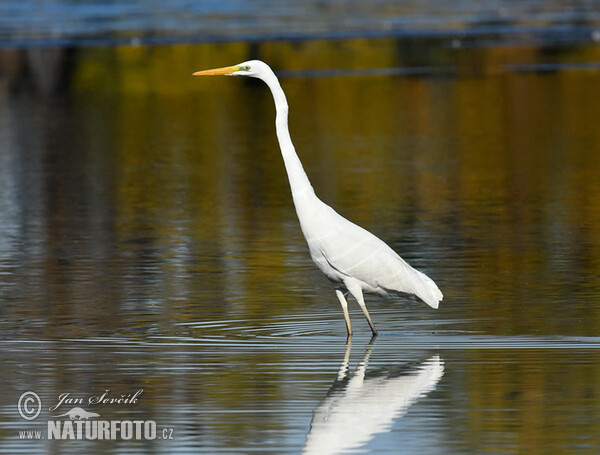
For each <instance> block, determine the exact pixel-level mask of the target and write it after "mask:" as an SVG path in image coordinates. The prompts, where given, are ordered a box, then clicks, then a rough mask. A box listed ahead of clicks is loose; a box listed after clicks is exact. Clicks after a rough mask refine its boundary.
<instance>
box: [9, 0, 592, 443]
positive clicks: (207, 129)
mask: <svg viewBox="0 0 600 455" xmlns="http://www.w3.org/2000/svg"><path fill="white" fill-rule="evenodd" d="M459 3H460V5H462V7H464V8H467V7H468V5H469V4H471V2H459ZM141 4H142V3H135V2H133V3H131V4H127V5H128V6H127V5H126V4H124V3H119V2H117V3H116V4H115V5H117V6H120V7H125V6H127V8H130V9H129V10H128V11H130V14H132V15H133V16H132V17H134V16H135V17H146V16H144V15H143V14H142V15H141V16H140V14H141V12H140V11H141V10H139V5H141ZM259 4H261V3H260V2H259ZM11 5H12V6H11ZM54 5H55V7H56V8H57V11H62V10H61V9H60V8H61V7H62V6H61V5H62V3H61V2H55V3H54ZM169 5H170V4H169ZM222 5H223V7H224V8H227V7H228V2H225V3H222ZM324 5H325V6H323V7H328V8H333V7H335V5H337V3H336V2H325V4H324ZM483 5H484V6H485V7H490V8H492V7H491V6H490V4H489V3H485V4H483ZM498 5H499V8H500V9H497V8H496V6H493V8H492V9H494V10H495V11H500V12H501V9H502V5H504V3H503V2H499V3H498ZM520 5H521V7H522V8H526V7H527V5H529V6H530V8H529V11H531V14H532V15H534V16H535V18H536V20H541V18H542V17H546V18H547V19H548V20H550V19H552V17H554V18H555V19H556V21H557V22H556V23H559V25H560V24H563V23H565V22H569V21H570V20H573V21H575V20H579V19H581V17H582V16H580V15H578V14H580V12H582V11H587V10H586V9H585V8H587V7H586V6H585V5H587V3H586V4H585V5H584V6H581V8H579V6H578V5H577V4H576V3H573V5H574V6H573V8H572V9H570V10H569V9H568V8H567V9H565V8H564V7H562V6H560V7H559V6H556V5H554V3H553V2H545V5H546V6H545V7H544V8H546V9H543V8H541V6H540V5H541V3H540V2H524V3H520ZM557 5H558V4H557ZM18 6H19V5H16V3H12V2H8V3H3V4H2V6H0V9H1V8H4V9H6V8H9V7H10V8H13V9H14V10H15V11H16V12H17V13H18V11H17V9H18V8H17V7H18ZM555 6H556V7H557V8H558V9H557V10H556V11H557V12H556V16H551V15H550V16H547V15H546V16H544V15H543V14H541V13H539V12H540V11H542V10H543V11H546V12H547V11H549V10H550V9H552V8H554V7H555ZM45 7H48V8H50V6H47V5H46V6H45ZM89 8H92V7H91V6H90V5H86V4H81V5H80V4H78V6H77V7H73V8H72V9H70V8H68V9H67V10H68V13H69V14H70V15H75V16H77V15H79V16H77V17H79V18H81V17H84V16H85V14H84V13H85V11H90V9H89ZM136 8H137V10H136ZM164 8H170V6H165V7H164ZM278 8H283V7H278ZM289 8H292V7H291V6H289ZM536 8H537V9H536ZM540 8H541V9H540ZM117 9H118V8H117ZM284 10H285V8H283V9H277V8H276V11H277V12H278V14H275V15H274V19H273V22H272V23H273V24H274V23H277V24H279V25H281V23H282V21H283V22H285V17H286V16H285V14H284V12H285V11H284ZM107 11H108V13H110V14H116V13H115V12H114V11H115V10H113V9H110V8H109V9H108V10H107ZM136 11H137V12H136ZM282 11H283V12H282ZM332 11H333V10H332ZM37 13H38V12H36V13H35V14H32V15H31V18H30V19H31V21H32V22H31V23H32V24H33V23H34V22H35V18H36V17H37ZM458 13H460V8H459V9H458V10H456V11H454V12H452V11H450V12H448V14H458ZM538 13H539V14H538ZM22 14H24V13H22ZM110 14H109V16H110ZM331 14H333V13H331ZM389 14H390V17H396V16H394V14H393V12H389ZM396 14H398V15H399V14H400V13H396ZM405 14H406V13H405ZM502 14H504V16H506V15H509V16H510V15H511V14H512V13H511V11H507V12H505V13H502ZM581 14H583V13H581ZM82 15H83V16H82ZM136 15H137V16H136ZM0 16H2V17H3V19H2V20H0V29H2V30H7V29H6V27H7V23H9V22H10V21H9V20H8V19H7V16H5V15H0ZM92 16H93V17H94V21H92V22H93V23H94V25H95V26H97V27H99V29H100V31H99V32H98V30H96V29H95V27H94V26H93V27H91V29H90V31H89V34H87V35H85V36H83V37H82V36H80V35H77V34H78V33H79V32H78V31H77V30H74V31H71V32H69V31H68V30H67V31H64V30H63V29H60V30H59V31H58V32H57V33H56V36H55V38H56V37H58V38H56V40H54V41H53V39H54V38H52V37H51V36H49V35H44V34H45V33H48V30H47V27H50V25H51V22H48V23H47V24H45V26H46V28H45V27H41V28H40V29H39V33H40V36H37V37H36V36H35V34H31V35H28V34H27V33H28V32H27V30H28V28H27V27H24V28H22V30H21V31H23V30H25V32H27V33H25V32H23V33H24V34H22V35H20V38H19V39H23V40H24V41H22V42H21V43H20V44H19V45H16V44H15V43H16V41H14V42H12V44H11V46H10V47H3V48H2V49H0V112H1V114H0V225H1V226H2V235H1V236H0V358H1V360H2V367H3V368H2V372H0V380H1V383H2V384H3V388H2V390H1V391H0V452H1V453H41V452H51V453H52V452H56V453H82V452H88V453H89V452H94V453H96V452H98V453H103V452H108V451H110V452H111V453H149V452H165V453H191V452H201V453H253V452H256V453H274V454H275V453H276V454H280V453H302V452H304V453H335V450H336V449H337V450H338V451H341V452H343V453H348V452H355V451H360V452H370V453H378V454H379V453H390V454H392V453H393V454H396V453H406V454H412V453H439V454H448V453H451V454H454V453H455V454H464V453H484V452H495V453H515V454H516V453H523V452H531V453H556V454H562V453H565V454H567V453H578V454H579V453H583V454H588V453H589V454H596V453H598V451H599V450H600V436H599V435H600V423H599V422H600V415H599V410H600V367H599V366H600V307H598V304H597V303H598V301H599V300H600V280H599V277H600V261H599V259H598V258H600V179H599V178H598V176H599V175H600V160H599V158H598V157H599V156H600V154H599V153H598V151H599V150H600V133H599V131H600V130H599V129H598V128H597V119H598V118H600V111H599V108H598V103H596V102H593V100H597V99H600V83H599V81H600V79H599V77H598V68H599V63H598V62H600V51H599V48H598V46H597V45H596V44H594V43H595V41H594V37H593V33H592V32H593V30H592V29H593V28H594V27H595V25H594V24H595V22H594V21H597V17H596V16H595V15H594V14H591V13H590V14H588V15H585V21H584V22H585V23H583V22H582V23H581V24H582V25H581V24H580V25H581V28H578V29H577V31H576V32H573V33H572V34H569V33H567V35H569V36H570V37H571V38H572V39H563V38H564V37H565V36H566V35H561V34H560V33H558V34H556V33H554V32H556V30H557V29H554V32H549V33H550V35H552V36H553V37H554V38H553V39H549V40H542V42H538V41H537V39H536V40H525V41H526V42H523V41H522V40H520V39H519V40H517V41H518V42H517V43H515V42H513V41H512V39H511V36H512V35H511V33H505V34H504V35H503V39H502V40H500V41H501V42H500V41H498V40H497V39H496V38H497V37H496V36H495V35H494V34H493V33H492V34H491V35H486V36H487V38H489V39H487V38H486V39H483V38H482V37H481V36H479V35H478V36H474V35H473V36H472V38H471V41H469V40H467V39H466V38H465V37H466V35H465V34H463V35H461V36H458V35H457V34H455V33H450V34H439V33H437V32H436V30H437V29H438V28H436V27H432V28H431V29H430V30H429V33H428V34H427V36H423V37H417V36H416V35H415V36H412V37H410V39H406V37H403V38H402V39H388V38H385V39H372V36H371V38H369V39H367V38H366V37H369V36H370V35H369V34H366V35H364V36H362V38H357V39H347V40H322V39H319V40H311V39H309V38H310V36H309V37H305V38H306V39H305V40H304V41H301V42H299V41H285V40H281V41H276V42H275V41H269V40H268V39H263V40H258V41H253V42H251V43H248V42H244V41H237V42H229V43H222V42H221V43H216V42H209V43H204V44H179V45H171V46H143V45H139V44H140V43H141V42H143V40H142V41H140V42H136V43H135V44H136V45H134V46H112V47H103V46H94V47H86V46H81V43H82V42H83V43H85V42H87V41H86V40H88V39H91V38H90V37H94V36H96V35H94V34H95V33H96V32H98V35H97V36H102V39H101V40H100V41H99V42H95V44H106V43H111V44H117V43H119V42H121V41H120V39H121V38H120V37H119V36H117V35H114V33H113V32H114V30H112V29H110V27H120V26H121V25H120V24H122V23H120V22H119V21H112V20H110V21H108V22H107V23H108V24H109V25H110V27H108V28H107V27H104V28H103V27H100V26H99V25H98V24H100V23H101V22H102V21H99V20H98V18H97V16H96V15H92ZM400 16H402V15H400ZM442 16H443V15H441V16H436V17H437V18H438V20H439V21H440V22H443V23H444V24H448V23H450V22H452V21H450V20H448V19H447V17H448V16H446V19H444V17H442ZM15 17H18V15H17V16H15ZM61 17H62V16H61ZM69 17H70V16H69ZM123 17H124V18H126V17H127V16H126V15H125V16H123ZM322 17H323V21H324V22H323V23H324V24H326V23H327V20H328V18H330V17H335V14H333V16H330V15H327V14H324V15H323V16H322ZM402 17H406V16H402ZM418 17H419V18H420V21H421V22H420V23H423V21H426V20H427V14H421V15H419V16H418ZM453 17H454V16H453ZM463 17H464V16H463ZM473 17H475V16H473ZM476 17H477V18H478V20H479V22H480V23H482V22H483V16H482V15H481V14H479V15H476ZM193 18H194V15H193V14H192V15H191V16H190V20H191V19H193ZM569 18H570V19H569ZM567 19H568V20H567ZM65 20H66V19H65ZM123 20H124V21H125V19H123ZM368 21H369V17H368V16H366V17H365V18H364V21H363V22H360V21H359V22H357V27H358V26H362V25H364V24H366V23H368ZM466 22H469V21H466ZM471 22H473V21H471ZM471 22H469V23H471ZM81 23H85V21H83V22H81ZM134 23H135V21H134ZM141 23H142V24H145V25H147V24H149V22H148V21H142V22H141ZM185 23H186V22H185V21H184V24H185ZM378 23H379V22H378ZM418 23H419V21H417V25H418ZM57 24H58V25H57V27H58V26H59V25H60V24H61V22H60V21H59V22H57ZM78 24H79V25H81V24H80V23H78V22H77V21H75V22H73V23H72V26H73V27H75V29H76V27H77V26H78ZM269 24H270V22H268V21H267V24H266V25H267V26H269ZM361 24H362V25H361ZM145 25H144V26H145ZM263 25H264V24H263ZM317 25H318V24H317ZM351 25H352V24H351ZM471 25H472V24H471ZM315 26H316V25H315ZM2 27H4V28H2ZM359 28H360V27H359ZM367 28H368V27H367ZM442 28H444V27H442ZM467 28H469V27H467ZM551 28H552V27H550V28H549V29H547V30H550V29H551ZM559 28H560V27H559ZM131 29H133V30H136V31H139V30H145V29H144V27H141V26H140V27H137V26H134V27H132V28H130V29H128V30H131ZM149 29H152V30H156V28H153V27H150V26H149ZM158 29H160V28H158ZM182 30H185V27H183V28H182ZM236 30H238V32H236V33H238V35H235V34H232V35H230V36H229V37H230V38H231V40H232V41H236V39H239V38H240V37H241V36H242V35H244V34H249V33H250V34H251V33H252V31H248V29H246V28H244V27H240V28H237V29H236ZM268 30H270V29H268V27H267V31H268ZM279 30H281V28H280V29H279ZM496 30H498V29H496ZM503 30H505V31H506V29H503ZM562 30H563V31H564V30H565V29H564V28H563V29H562ZM581 30H583V33H584V34H585V36H587V38H585V39H579V38H577V36H583V35H579V33H580V32H581ZM342 31H347V30H346V29H345V28H342ZM375 31H377V30H375ZM317 32H318V33H317ZM317 32H315V31H314V30H313V31H312V32H311V33H315V36H320V37H323V36H324V35H319V33H321V32H319V31H317ZM4 33H5V32H4ZM261 33H265V35H264V36H270V34H269V33H270V32H269V33H266V32H265V28H264V27H263V28H261ZM289 33H292V34H293V33H295V32H294V30H293V29H290V30H289ZM503 33H504V32H503ZM553 33H554V34H553ZM561 33H562V32H561ZM590 33H592V34H590ZM75 35H77V36H78V38H74V36H75ZM149 35H151V36H154V35H152V33H150V32H149ZM149 35H146V36H149ZM359 35H360V33H359ZM115 36H117V37H118V38H119V39H113V38H114V37H115ZM128 36H129V35H128ZM128 36H127V37H125V41H127V40H128V39H129V37H128ZM165 36H170V37H173V36H175V35H173V34H171V35H170V34H168V33H165ZM264 36H263V38H264ZM378 36H382V35H378ZM391 36H396V35H394V33H392V34H391ZM536 36H537V37H538V38H539V37H541V36H542V35H536ZM107 37H108V38H107ZM111 37H112V38H111ZM236 37H237V38H236ZM542 37H543V36H542ZM30 38H35V39H38V38H39V39H40V40H41V41H42V43H38V44H43V46H42V47H36V46H35V42H34V41H35V39H34V40H33V41H31V40H29V39H30ZM63 38H64V39H66V40H71V41H69V42H70V43H71V46H70V47H68V48H61V47H52V46H49V45H53V46H54V45H56V44H60V39H63ZM198 38H199V39H200V40H203V39H204V38H202V37H198ZM80 39H81V40H82V41H79V40H80ZM169 39H170V38H169ZM28 40H29V41H28ZM226 41H228V40H226ZM76 43H79V44H77V45H74V46H73V44H76ZM5 45H6V43H5ZM20 46H21V47H22V48H19V47H20ZM255 57H259V58H262V59H264V60H266V61H268V62H270V63H272V64H273V66H274V67H275V68H276V69H277V71H278V74H279V75H280V77H281V81H282V85H283V87H284V89H285V90H286V93H287V95H288V99H289V102H290V106H291V110H290V124H291V132H292V137H293V138H294V141H295V144H296V147H297V149H298V153H299V155H300V157H301V159H302V160H303V162H304V165H305V168H306V170H307V173H308V174H309V177H310V178H311V180H312V183H313V186H314V187H315V190H316V191H317V193H318V194H319V195H320V196H321V197H322V199H323V200H325V201H326V202H328V203H330V204H331V205H333V206H334V207H335V208H336V209H338V210H339V211H340V212H341V213H342V214H344V215H345V216H347V217H348V218H350V219H352V220H353V221H355V222H358V223H359V224H361V225H363V226H365V227H367V228H369V229H370V230H372V231H373V232H374V233H375V234H377V235H378V236H379V237H381V238H383V239H385V240H386V242H388V243H389V244H390V245H391V246H392V247H393V248H394V249H396V250H397V251H398V252H399V253H400V254H402V256H403V257H405V258H406V259H407V260H408V261H409V262H410V263H411V264H413V265H414V266H415V267H417V268H419V269H420V270H423V271H425V272H426V273H427V274H428V275H430V276H431V277H432V278H433V279H434V280H435V281H436V282H437V283H438V284H439V286H440V288H441V289H442V291H443V292H444V295H445V298H444V301H443V302H442V305H441V306H440V308H439V309H438V310H432V309H430V308H429V307H426V306H425V305H422V304H418V303H415V302H410V301H407V300H403V299H394V300H388V301H384V300H380V299H376V298H369V299H368V300H367V304H368V306H369V311H370V313H371V315H372V317H373V320H374V322H375V324H376V325H377V327H378V329H379V330H380V332H381V334H380V336H379V337H377V338H376V339H370V336H369V335H370V330H369V328H368V326H367V324H366V321H364V318H363V316H362V314H361V312H360V310H358V309H357V308H355V309H354V310H353V311H352V312H351V319H352V323H353V328H354V330H355V336H354V337H353V339H352V340H350V342H348V341H347V340H346V336H345V326H344V321H343V317H342V314H341V310H340V308H339V304H338V303H337V300H336V298H335V295H334V293H333V291H332V289H331V287H330V285H329V284H328V283H327V282H326V281H325V279H324V278H323V277H322V276H321V275H320V274H319V272H318V271H316V270H315V268H314V266H313V265H312V263H311V260H310V258H309V256H308V253H307V251H306V246H305V244H304V240H303V238H302V235H301V233H300V229H299V226H298V222H297V220H296V215H295V212H294V209H293V206H292V204H291V199H290V194H289V188H288V184H287V181H286V179H285V173H284V169H283V165H282V162H281V157H280V155H279V152H278V148H277V143H276V140H275V135H274V128H273V119H274V118H273V114H274V112H273V106H272V101H271V99H270V96H269V94H268V92H267V91H266V89H265V87H263V86H262V85H261V84H259V83H255V82H256V81H242V80H240V79H239V78H223V80H220V79H216V78H211V79H207V80H198V78H192V77H191V76H190V74H191V73H192V72H193V71H196V70H200V69H204V68H209V67H214V66H220V65H224V64H233V63H237V62H240V61H243V60H246V59H248V58H255ZM351 305H352V303H351ZM27 391H32V392H36V393H37V394H38V396H39V398H40V400H41V402H42V407H41V410H40V414H39V416H38V417H37V418H35V419H33V420H26V419H25V418H24V417H22V416H21V415H20V414H19V412H18V403H19V398H20V397H21V396H22V394H23V393H25V392H27ZM140 391H141V392H140ZM136 393H137V394H138V395H135V394H136ZM65 394H67V395H65ZM103 394H106V396H107V397H109V398H119V397H121V396H123V397H132V396H135V397H136V401H135V402H130V403H126V402H122V403H93V404H91V403H90V402H89V400H90V398H92V400H93V399H94V397H101V396H102V395H103ZM29 397H31V396H30V395H29ZM24 400H25V398H23V400H22V401H21V404H22V405H25V404H26V405H27V406H29V407H30V408H31V406H33V404H34V402H33V401H27V402H25V401H24ZM69 400H73V401H69ZM78 400H80V401H78ZM61 403H62V404H61ZM58 404H60V406H58ZM75 407H81V408H83V409H84V410H85V411H87V412H94V413H96V414H98V416H96V417H93V416H92V417H90V419H89V424H90V425H92V424H93V423H94V422H96V424H98V422H99V421H101V420H102V421H132V420H136V421H137V420H141V421H153V422H156V426H157V439H156V440H142V441H140V440H127V439H126V440H123V439H122V438H117V439H119V440H118V441H103V440H80V441H75V440H58V441H57V440H55V439H56V438H52V439H49V438H50V433H49V432H48V431H49V430H48V425H49V422H54V421H58V422H61V423H60V425H62V426H61V428H65V427H68V425H69V424H68V423H66V422H69V421H70V420H69V419H68V417H66V416H62V417H56V416H58V415H61V414H64V413H66V412H67V411H69V410H70V409H73V408H75ZM22 411H23V412H25V411H27V409H25V410H23V409H22ZM25 415H26V416H27V415H28V414H27V412H25ZM87 422H88V420H85V419H84V421H82V423H80V425H87V424H88V423H87ZM76 424H77V423H76V422H75V423H73V424H72V425H76ZM23 431H24V432H25V433H21V432H23ZM35 431H41V433H40V435H41V436H40V437H41V438H42V439H35V438H36V436H35ZM27 432H33V433H27ZM28 435H29V436H31V437H32V438H33V439H27V438H28ZM22 438H25V439H22Z"/></svg>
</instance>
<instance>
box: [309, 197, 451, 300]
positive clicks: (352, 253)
mask: <svg viewBox="0 0 600 455" xmlns="http://www.w3.org/2000/svg"><path fill="white" fill-rule="evenodd" d="M315 198H316V196H315ZM317 200H318V199H317ZM319 202H320V204H318V205H319V207H318V209H315V206H314V203H313V204H312V207H313V208H312V209H311V210H310V212H311V214H310V216H306V215H309V214H308V213H304V212H303V211H302V209H301V210H299V211H298V217H299V219H300V224H301V226H302V232H303V233H304V236H305V238H306V242H307V243H308V246H309V249H310V252H311V256H312V258H313V260H314V262H315V264H317V266H318V267H319V268H320V269H321V270H322V271H323V273H325V275H326V276H327V277H328V278H329V279H330V280H332V281H334V282H343V281H344V280H345V279H347V278H353V279H355V280H358V281H360V282H361V286H362V288H363V290H364V291H365V292H372V293H377V294H381V295H388V294H393V293H407V294H413V295H416V296H417V297H419V298H420V299H421V300H423V301H424V302H425V303H427V304H428V305H429V306H431V307H433V308H437V307H438V305H439V301H440V300H441V299H442V293H441V292H440V290H439V289H438V287H437V286H436V284H435V283H434V282H433V280H431V279H430V278H429V277H428V276H427V275H425V274H423V273H421V272H419V271H418V270H415V269H414V268H412V267H411V266H410V265H409V264H408V263H407V262H406V261H404V260H403V259H402V258H401V257H400V256H398V254H397V253H396V252H395V251H394V250H392V249H391V248H390V247H389V246H388V245H386V244H385V243H384V242H383V241H382V240H380V239H378V238H377V237H375V236H374V235H373V234H371V233H370V232H369V231H367V230H365V229H363V228H362V227H360V226H358V225H356V224H354V223H352V222H351V221H348V220H347V219H346V218H344V217H343V216H341V215H340V214H338V213H337V212H336V211H335V210H333V209H332V208H331V207H329V206H328V205H326V204H325V203H323V202H322V201H320V200H319Z"/></svg>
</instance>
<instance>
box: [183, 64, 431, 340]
mask: <svg viewBox="0 0 600 455" xmlns="http://www.w3.org/2000/svg"><path fill="white" fill-rule="evenodd" d="M219 75H224V76H250V77H255V78H258V79H261V80H262V81H264V82H265V83H266V84H267V85H268V87H269V89H271V93H272V95H273V99H274V101H275V110H276V119H275V126H276V131H277V139H278V140H279V146H280V148H281V155H282V156H283V162H284V165H285V169H286V171H287V176H288V180H289V182H290V188H291V190H292V198H293V200H294V206H295V207H296V213H297V214H298V219H299V221H300V227H301V229H302V233H303V234H304V237H305V239H306V243H307V244H308V249H309V250H310V255H311V257H312V260H313V261H314V263H315V264H316V265H317V267H318V268H319V269H320V270H321V271H322V272H323V273H324V274H325V276H326V277H327V278H328V279H329V280H330V281H331V282H332V283H333V284H334V286H335V293H336V295H337V298H338V300H339V301H340V304H341V305H342V310H343V312H344V319H345V320H346V329H347V330H348V336H351V335H352V327H351V325H350V317H349V316H348V302H347V301H346V297H347V296H348V292H349V293H350V294H352V296H353V297H354V298H355V299H356V301H357V302H358V304H359V306H360V308H361V309H362V311H363V313H364V314H365V317H366V318H367V322H368V323H369V326H370V327H371V331H372V332H373V335H377V330H376V329H375V325H374V324H373V321H372V320H371V317H370V316H369V312H368V311H367V307H366V305H365V301H364V298H363V292H367V293H372V294H377V295H380V296H383V297H387V296H391V295H407V294H408V295H414V296H417V297H418V298H420V299H421V300H422V301H423V302H425V303H426V304H427V305H429V306H430V307H432V308H437V307H438V305H439V302H440V300H442V297H443V296H442V293H441V292H440V290H439V289H438V287H437V285H436V284H435V283H434V282H433V280H432V279H431V278H429V277H428V276H427V275H425V274H424V273H421V272H419V271H418V270H415V269H413V268H412V267H411V266H410V265H409V264H408V263H407V262H406V261H404V260H403V259H402V258H401V257H400V256H398V254H396V252H394V250H392V249H391V248H390V247H389V246H388V245H386V244H385V243H384V242H383V241H381V240H380V239H378V238H377V237H375V236H374V235H373V234H371V233H370V232H369V231H367V230H365V229H363V228H361V227H360V226H357V225H356V224H354V223H352V222H350V221H348V220H347V219H346V218H344V217H343V216H341V215H340V214H338V213H337V212H336V211H335V210H333V209H332V208H331V207H329V206H328V205H327V204H325V203H324V202H322V201H321V200H320V199H319V198H318V197H317V196H316V194H315V192H314V190H313V187H312V186H311V184H310V181H309V180H308V177H307V175H306V173H305V172H304V168H303V167H302V163H301V162H300V159H299V158H298V155H297V154H296V150H295V149H294V145H293V144H292V139H291V138H290V133H289V130H288V104H287V100H286V98H285V94H284V93H283V89H282V88H281V85H280V84H279V81H278V79H277V77H276V76H275V73H273V70H271V68H270V67H269V65H267V64H266V63H264V62H261V61H260V60H250V61H247V62H243V63H240V64H238V65H234V66H228V67H224V68H216V69H211V70H206V71H198V72H196V73H194V76H219Z"/></svg>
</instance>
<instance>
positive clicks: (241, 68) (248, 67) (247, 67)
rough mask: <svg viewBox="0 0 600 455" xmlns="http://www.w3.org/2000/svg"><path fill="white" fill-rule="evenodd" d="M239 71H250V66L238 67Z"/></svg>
mask: <svg viewBox="0 0 600 455" xmlns="http://www.w3.org/2000/svg"><path fill="white" fill-rule="evenodd" d="M240 70H241V71H250V66H249V65H244V66H240Z"/></svg>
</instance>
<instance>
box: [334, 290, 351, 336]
mask: <svg viewBox="0 0 600 455" xmlns="http://www.w3.org/2000/svg"><path fill="white" fill-rule="evenodd" d="M335 295H337V298H338V300H339V301H340V303H341V304H342V310H343V311H344V319H345V320H346V330H347V331H348V337H351V336H352V327H351V326H350V316H349V315H348V302H347V301H346V297H345V296H344V293H343V292H342V291H340V290H339V289H336V290H335Z"/></svg>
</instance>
